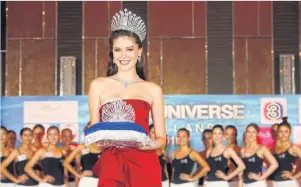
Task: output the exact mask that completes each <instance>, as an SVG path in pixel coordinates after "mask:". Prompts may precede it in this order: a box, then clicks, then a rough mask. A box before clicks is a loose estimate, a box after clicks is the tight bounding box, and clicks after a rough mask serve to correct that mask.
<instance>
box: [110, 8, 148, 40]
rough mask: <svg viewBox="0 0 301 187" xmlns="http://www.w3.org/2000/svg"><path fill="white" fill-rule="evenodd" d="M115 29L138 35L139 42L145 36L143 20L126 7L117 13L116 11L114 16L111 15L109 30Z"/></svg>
mask: <svg viewBox="0 0 301 187" xmlns="http://www.w3.org/2000/svg"><path fill="white" fill-rule="evenodd" d="M116 30H127V31H131V32H133V33H135V34H137V35H138V36H139V38H140V40H141V42H142V41H143V40H144V39H145V36H146V28H145V24H144V21H143V20H142V19H141V18H140V17H138V16H136V14H133V13H132V12H131V11H128V10H127V9H124V11H119V13H116V14H115V16H113V19H112V23H111V31H112V32H113V31H116Z"/></svg>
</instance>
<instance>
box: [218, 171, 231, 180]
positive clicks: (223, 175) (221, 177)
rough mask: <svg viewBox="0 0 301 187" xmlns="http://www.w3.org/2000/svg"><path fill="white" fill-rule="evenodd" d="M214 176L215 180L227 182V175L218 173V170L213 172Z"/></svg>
mask: <svg viewBox="0 0 301 187" xmlns="http://www.w3.org/2000/svg"><path fill="white" fill-rule="evenodd" d="M215 176H216V177H217V178H220V179H223V180H225V181H227V180H228V177H227V175H226V174H225V173H224V172H222V171H220V170H218V171H216V172H215Z"/></svg>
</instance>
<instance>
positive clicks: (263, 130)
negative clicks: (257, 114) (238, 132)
mask: <svg viewBox="0 0 301 187" xmlns="http://www.w3.org/2000/svg"><path fill="white" fill-rule="evenodd" d="M258 141H259V142H258V143H260V144H261V145H264V146H266V147H268V148H270V147H273V145H274V140H273V138H272V134H271V128H270V127H260V132H259V136H258Z"/></svg>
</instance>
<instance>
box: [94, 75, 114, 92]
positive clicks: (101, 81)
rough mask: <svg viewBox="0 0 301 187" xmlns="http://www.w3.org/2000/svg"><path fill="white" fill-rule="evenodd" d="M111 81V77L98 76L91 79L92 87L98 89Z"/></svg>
mask: <svg viewBox="0 0 301 187" xmlns="http://www.w3.org/2000/svg"><path fill="white" fill-rule="evenodd" d="M110 81H111V78H110V77H97V78H95V79H93V80H92V81H91V83H90V88H98V89H99V88H103V87H105V86H106V85H107V84H108V82H110Z"/></svg>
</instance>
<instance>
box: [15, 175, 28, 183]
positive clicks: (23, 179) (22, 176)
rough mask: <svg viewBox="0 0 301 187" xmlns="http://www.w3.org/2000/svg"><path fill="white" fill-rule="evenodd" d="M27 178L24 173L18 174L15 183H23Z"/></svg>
mask: <svg viewBox="0 0 301 187" xmlns="http://www.w3.org/2000/svg"><path fill="white" fill-rule="evenodd" d="M27 180H28V176H27V175H26V174H23V175H20V176H18V181H17V183H24V182H26V181H27Z"/></svg>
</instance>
